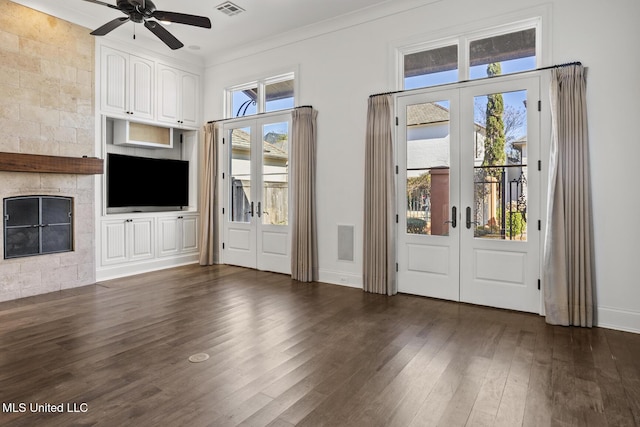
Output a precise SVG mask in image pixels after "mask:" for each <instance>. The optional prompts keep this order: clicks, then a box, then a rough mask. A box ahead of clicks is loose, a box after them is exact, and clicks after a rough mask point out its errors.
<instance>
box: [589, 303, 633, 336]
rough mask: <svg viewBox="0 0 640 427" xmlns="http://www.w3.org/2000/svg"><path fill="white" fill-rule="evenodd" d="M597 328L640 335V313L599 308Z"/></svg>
mask: <svg viewBox="0 0 640 427" xmlns="http://www.w3.org/2000/svg"><path fill="white" fill-rule="evenodd" d="M597 316H598V317H597V319H596V321H597V326H598V327H600V328H607V329H616V330H618V331H624V332H633V333H636V334H640V313H639V312H637V311H627V310H621V309H619V308H611V307H602V306H601V307H598V314H597Z"/></svg>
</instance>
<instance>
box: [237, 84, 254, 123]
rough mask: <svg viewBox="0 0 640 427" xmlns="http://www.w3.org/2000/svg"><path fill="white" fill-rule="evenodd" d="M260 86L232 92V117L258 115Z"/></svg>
mask: <svg viewBox="0 0 640 427" xmlns="http://www.w3.org/2000/svg"><path fill="white" fill-rule="evenodd" d="M257 100H258V86H257V85H256V86H255V87H251V88H248V89H239V90H234V91H233V92H231V117H244V116H250V115H252V114H256V113H257V112H258V109H257Z"/></svg>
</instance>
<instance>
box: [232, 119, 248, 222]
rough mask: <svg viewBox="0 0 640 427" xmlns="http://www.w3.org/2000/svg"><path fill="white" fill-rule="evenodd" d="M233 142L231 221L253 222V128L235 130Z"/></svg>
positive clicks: (233, 131)
mask: <svg viewBox="0 0 640 427" xmlns="http://www.w3.org/2000/svg"><path fill="white" fill-rule="evenodd" d="M229 139H230V140H231V170H230V172H229V175H230V177H231V179H230V181H231V182H230V185H231V190H230V191H231V197H229V200H230V203H231V206H229V214H230V218H231V221H234V222H251V128H248V127H246V128H242V129H233V130H231V131H230V138H229Z"/></svg>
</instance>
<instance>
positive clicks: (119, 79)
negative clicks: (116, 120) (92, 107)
mask: <svg viewBox="0 0 640 427" xmlns="http://www.w3.org/2000/svg"><path fill="white" fill-rule="evenodd" d="M100 64H101V65H100V74H101V76H100V108H101V111H102V112H103V113H107V114H109V115H112V116H114V117H123V118H128V119H131V118H135V119H148V120H153V119H154V118H155V115H154V106H155V105H154V104H155V102H154V91H155V86H154V81H155V80H154V79H155V62H153V61H150V60H147V59H144V58H140V57H138V56H135V55H130V54H128V53H125V52H121V51H119V50H116V49H111V48H109V47H106V46H102V48H101V56H100Z"/></svg>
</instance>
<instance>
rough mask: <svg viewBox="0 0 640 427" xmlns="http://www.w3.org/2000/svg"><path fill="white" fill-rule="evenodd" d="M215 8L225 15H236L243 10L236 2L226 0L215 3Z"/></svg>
mask: <svg viewBox="0 0 640 427" xmlns="http://www.w3.org/2000/svg"><path fill="white" fill-rule="evenodd" d="M216 9H218V10H219V11H220V12H222V13H224V14H225V15H229V16H233V15H237V14H239V13H240V12H244V9H243V8H241V7H240V6H238V5H237V4H233V3H231V2H230V1H226V2H224V3H221V4H219V5H217V6H216Z"/></svg>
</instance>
